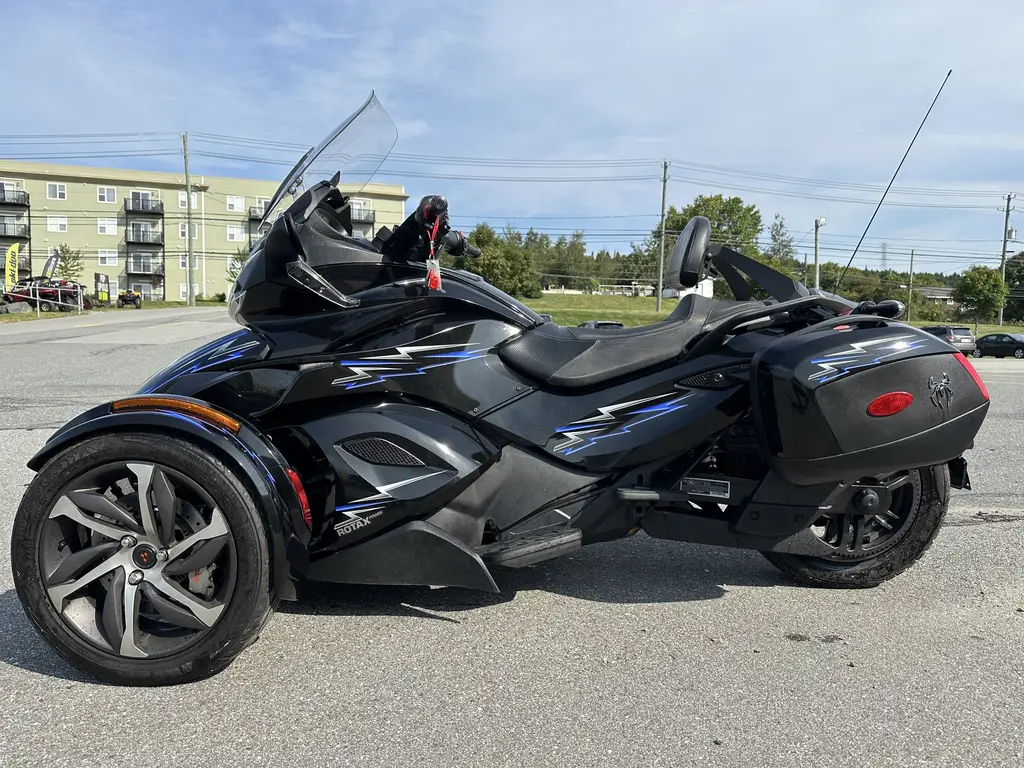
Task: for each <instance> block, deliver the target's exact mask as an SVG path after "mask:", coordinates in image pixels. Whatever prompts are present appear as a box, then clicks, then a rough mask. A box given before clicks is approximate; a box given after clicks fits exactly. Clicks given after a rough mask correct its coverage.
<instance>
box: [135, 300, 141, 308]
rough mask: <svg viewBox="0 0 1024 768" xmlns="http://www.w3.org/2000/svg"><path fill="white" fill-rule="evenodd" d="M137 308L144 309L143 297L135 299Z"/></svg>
mask: <svg viewBox="0 0 1024 768" xmlns="http://www.w3.org/2000/svg"><path fill="white" fill-rule="evenodd" d="M135 308H136V309H142V299H136V300H135Z"/></svg>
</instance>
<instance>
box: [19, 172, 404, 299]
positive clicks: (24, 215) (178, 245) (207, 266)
mask: <svg viewBox="0 0 1024 768" xmlns="http://www.w3.org/2000/svg"><path fill="white" fill-rule="evenodd" d="M4 181H11V182H14V184H15V188H16V189H24V190H25V191H26V192H28V194H29V196H30V205H31V208H30V209H29V210H26V209H25V208H21V207H17V206H11V205H6V204H4V203H3V202H2V201H0V249H2V250H3V251H6V249H7V247H8V246H9V245H10V244H11V243H12V242H14V240H13V239H12V238H10V237H7V236H6V235H8V234H11V232H10V230H11V229H12V227H11V226H9V225H10V224H11V223H12V222H13V223H14V224H15V225H20V224H26V223H30V224H31V254H32V271H33V273H35V274H38V273H39V272H40V271H41V270H42V268H43V264H44V263H45V261H46V257H47V255H48V254H49V253H50V250H51V249H52V248H55V247H56V246H58V245H60V244H62V243H67V244H68V245H69V246H71V247H72V248H74V249H76V250H80V251H81V252H82V260H83V267H84V268H83V271H82V274H81V275H80V276H79V279H80V280H81V281H82V282H83V283H85V284H86V285H89V286H91V285H92V284H93V275H94V273H97V272H98V273H104V274H106V275H107V276H108V277H109V278H110V282H111V288H112V289H113V286H114V284H115V282H116V283H117V284H118V286H119V287H120V288H125V287H126V286H131V285H136V286H139V287H140V288H141V289H142V290H144V291H148V292H151V295H152V296H153V298H157V299H159V298H163V296H164V290H165V287H166V298H167V300H168V301H177V300H179V298H180V296H182V295H184V292H185V291H187V273H186V271H185V268H184V267H185V254H186V252H187V245H188V243H187V240H186V239H185V238H184V237H182V234H184V233H183V232H182V231H181V228H182V227H183V226H184V225H185V222H186V213H187V211H186V208H185V207H184V206H179V196H180V193H183V192H184V189H185V179H184V173H181V174H175V173H155V172H153V173H150V172H141V171H125V170H118V169H109V168H88V167H81V166H64V165H49V164H43V163H21V162H15V161H7V160H2V159H0V183H2V182H4ZM278 183H279V182H278V181H260V180H252V179H236V178H224V177H215V176H202V175H194V176H193V177H192V184H193V187H194V188H195V193H194V194H195V207H194V209H193V211H192V216H193V229H194V233H195V239H194V240H193V243H192V249H193V254H194V260H195V267H196V271H195V281H194V282H195V283H196V289H197V291H198V293H199V294H201V295H206V296H212V295H213V294H216V293H226V292H227V291H228V288H229V283H228V280H227V266H228V263H229V261H230V259H231V256H232V254H234V253H235V252H236V250H237V249H239V248H244V247H246V246H247V245H248V244H249V240H250V236H252V237H255V236H256V228H257V226H258V223H259V222H258V221H250V219H249V209H250V208H254V207H257V206H259V205H260V201H262V200H269V198H270V197H271V196H272V195H273V193H274V192H275V191H276V190H277V186H278ZM48 184H59V185H63V186H61V187H59V188H58V189H57V190H53V189H51V190H50V191H51V192H52V191H58V192H62V193H63V199H48V197H47V191H48V190H47V185H48ZM100 188H102V189H103V192H102V193H101V192H99V191H98V190H99V189H100ZM111 188H112V189H113V195H112V196H109V195H108V191H109V190H110V189H111ZM341 189H342V191H343V192H346V193H348V194H353V193H354V192H357V191H358V192H359V194H358V197H357V198H356V199H357V200H358V201H360V202H359V203H356V204H354V208H359V207H362V208H363V209H366V210H372V211H373V214H374V223H373V225H372V227H373V228H372V230H371V228H370V224H369V223H359V222H356V227H357V228H358V227H364V228H365V231H366V233H367V234H371V233H372V232H373V231H376V229H379V228H380V227H381V226H388V227H391V228H394V227H395V226H397V225H398V224H400V223H401V222H402V220H403V219H404V218H405V201H406V199H407V198H408V196H407V195H406V194H405V190H404V188H403V187H401V186H399V185H390V184H371V185H367V187H365V188H364V189H362V190H361V191H359V190H354V189H346V187H345V186H344V185H342V186H341ZM133 192H136V193H140V194H148V195H149V196H150V197H151V198H152V199H157V200H160V201H161V202H162V203H163V213H162V215H147V214H140V213H138V212H135V211H126V209H125V200H126V199H131V198H132V193H133ZM108 196H109V197H110V200H111V201H110V202H108V201H107V199H108ZM229 202H230V208H229ZM101 220H103V221H102V223H101ZM5 224H6V225H8V226H5ZM108 225H110V226H108ZM51 229H53V230H58V231H50V230H51ZM107 232H110V233H109V234H107ZM161 235H162V237H161ZM140 239H142V240H150V239H155V240H157V241H158V242H155V243H135V242H130V241H132V240H140ZM21 242H22V245H21V252H22V254H23V255H24V254H27V253H28V252H29V243H28V242H25V241H21ZM129 265H130V266H131V271H133V272H134V271H142V272H145V271H146V270H156V269H157V268H159V267H161V266H162V267H163V271H164V280H163V283H164V285H161V286H154V285H153V283H154V280H153V277H152V275H147V274H142V275H135V274H128V273H127V271H126V267H127V266H129ZM157 282H159V281H157Z"/></svg>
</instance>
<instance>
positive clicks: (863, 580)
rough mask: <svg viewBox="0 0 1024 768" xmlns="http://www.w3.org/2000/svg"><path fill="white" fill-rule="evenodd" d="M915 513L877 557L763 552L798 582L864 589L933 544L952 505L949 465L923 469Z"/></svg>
mask: <svg viewBox="0 0 1024 768" xmlns="http://www.w3.org/2000/svg"><path fill="white" fill-rule="evenodd" d="M911 474H912V475H913V474H916V475H917V481H918V482H917V485H918V488H919V491H918V495H917V498H916V500H915V507H916V508H915V510H914V514H913V517H912V518H911V519H910V521H909V522H908V523H907V525H906V530H905V531H902V532H901V533H902V538H901V539H900V540H899V542H898V543H897V544H896V545H895V546H893V547H891V548H890V549H886V550H884V551H883V552H881V554H879V555H877V556H875V557H868V558H866V559H863V560H856V561H850V562H849V563H848V564H847V563H838V562H835V561H831V560H819V559H816V558H810V557H805V556H802V555H789V554H784V553H780V552H763V553H762V554H763V555H764V556H765V557H766V558H767V559H768V562H770V563H771V564H772V565H774V566H775V567H776V568H778V569H779V570H780V571H782V572H783V573H784V574H786V575H787V576H788V577H789V578H791V579H792V580H793V581H795V582H797V583H798V584H802V585H804V586H809V587H832V588H840V589H844V588H845V589H864V588H870V587H877V586H878V585H879V584H882V583H883V582H885V581H888V580H889V579H891V578H893V577H895V576H898V575H899V574H901V573H902V572H903V571H905V570H907V569H908V568H909V567H910V566H911V565H913V564H914V563H915V562H917V561H918V560H919V559H921V557H922V556H923V555H924V553H925V552H926V551H928V548H929V547H930V546H931V545H932V542H933V541H934V540H935V537H936V536H937V535H938V533H939V529H940V528H941V527H942V521H943V520H944V519H945V517H946V510H947V509H948V508H949V488H950V485H949V467H948V466H947V465H946V464H940V465H938V466H935V467H926V468H924V469H920V470H911Z"/></svg>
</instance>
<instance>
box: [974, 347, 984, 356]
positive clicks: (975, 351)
mask: <svg viewBox="0 0 1024 768" xmlns="http://www.w3.org/2000/svg"><path fill="white" fill-rule="evenodd" d="M971 354H972V355H974V356H975V357H983V355H982V353H981V349H980V348H979V347H975V348H974V351H973V352H972V353H971Z"/></svg>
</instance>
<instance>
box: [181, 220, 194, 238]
mask: <svg viewBox="0 0 1024 768" xmlns="http://www.w3.org/2000/svg"><path fill="white" fill-rule="evenodd" d="M178 237H180V238H181V239H182V240H187V239H188V222H187V221H179V222H178ZM192 239H193V240H198V239H199V225H198V224H197V223H196V222H194V221H193V222H192Z"/></svg>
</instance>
